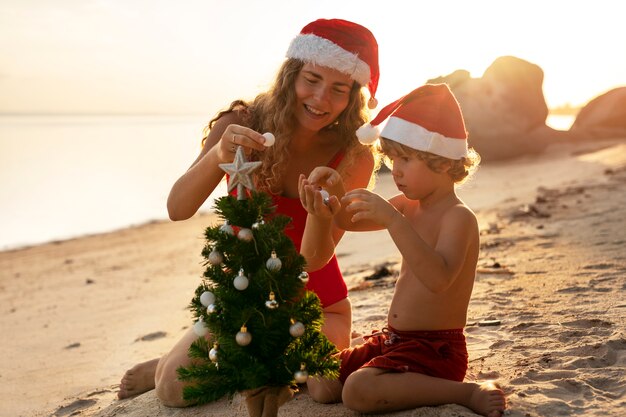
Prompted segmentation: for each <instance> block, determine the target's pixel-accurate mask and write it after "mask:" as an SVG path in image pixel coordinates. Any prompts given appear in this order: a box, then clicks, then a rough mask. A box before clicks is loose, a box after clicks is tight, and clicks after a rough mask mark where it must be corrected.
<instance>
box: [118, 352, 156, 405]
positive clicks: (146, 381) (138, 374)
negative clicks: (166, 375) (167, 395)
mask: <svg viewBox="0 0 626 417" xmlns="http://www.w3.org/2000/svg"><path fill="white" fill-rule="evenodd" d="M158 363H159V359H152V360H150V361H147V362H142V363H139V364H137V365H135V366H133V367H132V368H130V369H129V370H128V371H126V373H125V374H124V376H123V377H122V380H121V381H120V390H119V391H118V393H117V398H119V399H120V400H122V399H124V398H129V397H133V396H135V395H139V394H143V393H144V392H146V391H150V390H152V389H154V375H155V373H156V368H157V364H158Z"/></svg>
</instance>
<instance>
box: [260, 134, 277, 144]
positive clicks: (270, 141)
mask: <svg viewBox="0 0 626 417" xmlns="http://www.w3.org/2000/svg"><path fill="white" fill-rule="evenodd" d="M263 137H264V138H265V143H263V145H265V146H267V147H270V146H272V145H273V144H274V142H276V138H275V137H274V134H273V133H270V132H265V133H263Z"/></svg>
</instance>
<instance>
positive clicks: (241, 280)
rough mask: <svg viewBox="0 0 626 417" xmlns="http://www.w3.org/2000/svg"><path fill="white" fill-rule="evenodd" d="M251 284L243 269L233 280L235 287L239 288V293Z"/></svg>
mask: <svg viewBox="0 0 626 417" xmlns="http://www.w3.org/2000/svg"><path fill="white" fill-rule="evenodd" d="M249 283H250V281H248V278H247V277H246V276H245V275H244V274H243V269H241V270H239V275H237V276H236V277H235V279H234V280H233V285H234V286H235V288H237V289H238V290H239V291H243V290H245V289H246V288H248V284H249Z"/></svg>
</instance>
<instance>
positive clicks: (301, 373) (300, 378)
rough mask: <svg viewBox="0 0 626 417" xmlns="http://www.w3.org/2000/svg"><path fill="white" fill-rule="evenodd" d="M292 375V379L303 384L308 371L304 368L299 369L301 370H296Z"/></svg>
mask: <svg viewBox="0 0 626 417" xmlns="http://www.w3.org/2000/svg"><path fill="white" fill-rule="evenodd" d="M293 377H294V379H295V380H296V382H297V383H298V384H304V383H305V382H306V381H307V379H309V373H308V372H307V371H306V370H304V369H301V370H299V371H297V372H296V373H295V374H294V375H293Z"/></svg>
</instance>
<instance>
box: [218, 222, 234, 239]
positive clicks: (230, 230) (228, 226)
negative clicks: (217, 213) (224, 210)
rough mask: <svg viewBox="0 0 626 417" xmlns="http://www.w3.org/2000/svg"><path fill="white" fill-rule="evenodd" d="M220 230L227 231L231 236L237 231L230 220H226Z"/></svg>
mask: <svg viewBox="0 0 626 417" xmlns="http://www.w3.org/2000/svg"><path fill="white" fill-rule="evenodd" d="M220 230H221V231H222V233H226V234H227V235H231V236H234V235H235V231H234V230H233V227H232V226H231V225H230V224H228V222H225V223H224V224H223V225H221V226H220Z"/></svg>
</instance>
